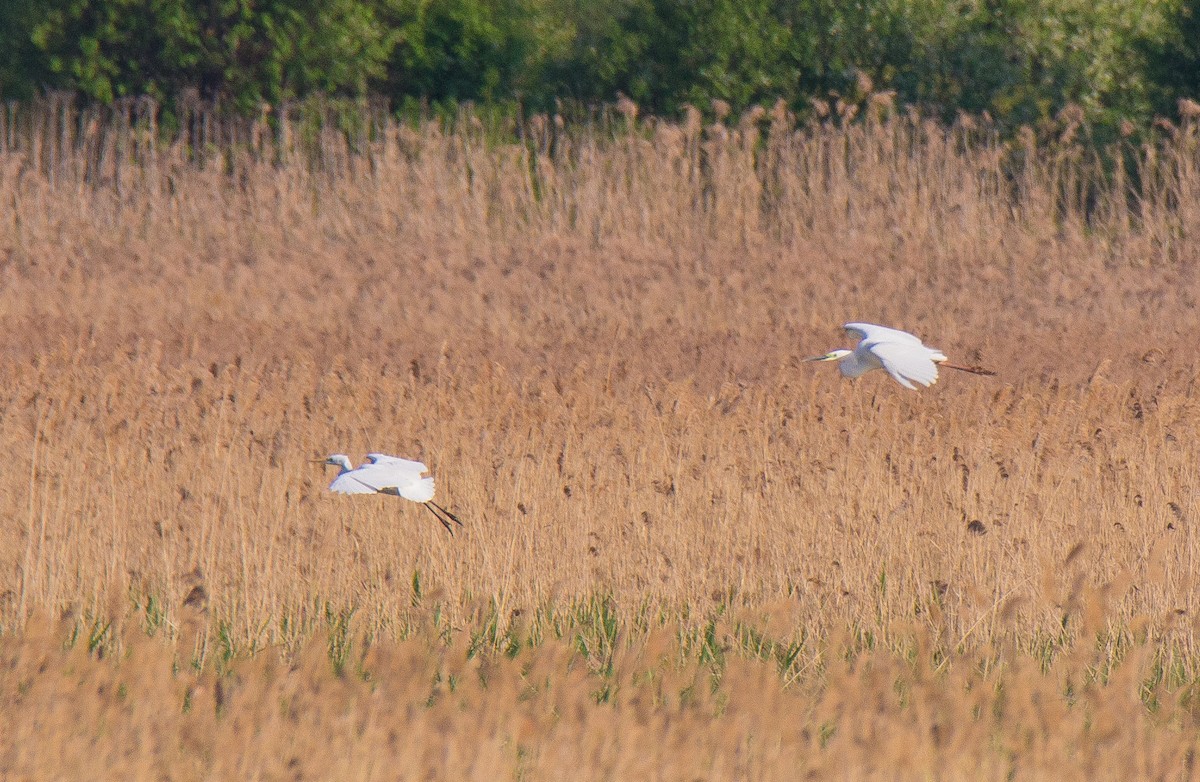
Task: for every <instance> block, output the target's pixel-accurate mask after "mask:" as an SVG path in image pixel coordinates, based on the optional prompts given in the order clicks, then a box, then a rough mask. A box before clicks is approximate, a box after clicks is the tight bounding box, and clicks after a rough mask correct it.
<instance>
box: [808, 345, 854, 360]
mask: <svg viewBox="0 0 1200 782" xmlns="http://www.w3.org/2000/svg"><path fill="white" fill-rule="evenodd" d="M853 352H854V351H853V350H846V349H845V348H839V349H838V350H831V351H829V352H828V353H826V354H825V355H823V356H813V357H812V358H806V359H804V360H805V361H837V360H839V359H843V358H845V357H846V356H848V355H850V354H851V353H853Z"/></svg>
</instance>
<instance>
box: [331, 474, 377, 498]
mask: <svg viewBox="0 0 1200 782" xmlns="http://www.w3.org/2000/svg"><path fill="white" fill-rule="evenodd" d="M329 490H330V491H332V492H337V493H338V494H375V493H376V492H378V491H379V487H378V486H373V485H371V483H370V479H369V478H368V477H367V476H365V475H363V472H362V469H361V468H359V469H357V470H349V471H347V472H344V473H342V474H341V475H339V476H338V477H336V478H334V479H333V483H331V484H329Z"/></svg>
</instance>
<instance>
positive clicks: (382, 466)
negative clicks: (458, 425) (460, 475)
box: [318, 453, 462, 535]
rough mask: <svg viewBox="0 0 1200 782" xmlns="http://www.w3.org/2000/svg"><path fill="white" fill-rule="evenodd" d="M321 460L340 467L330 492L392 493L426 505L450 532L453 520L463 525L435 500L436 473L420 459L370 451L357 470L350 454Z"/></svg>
mask: <svg viewBox="0 0 1200 782" xmlns="http://www.w3.org/2000/svg"><path fill="white" fill-rule="evenodd" d="M318 461H320V462H321V463H322V464H329V465H333V466H334V467H338V468H340V469H339V471H338V475H337V477H336V478H334V479H333V483H331V484H329V490H330V491H334V492H337V493H338V494H393V495H395V496H397V497H403V498H404V499H406V500H411V501H413V502H419V503H421V504H422V505H424V506H425V507H426V508H428V509H429V512H430V513H432V514H433V517H434V518H436V519H437V520H438V522H440V523H441V525H442V526H443V527H445V528H446V531H447V532H449V533H450V534H451V535H453V534H454V527H452V526H450V522H454V523H455V524H457V525H458V526H460V527H461V526H462V522H461V521H459V520H458V517H457V516H455V515H454V514H453V513H451V512H450V511H448V510H446V509H445V508H443V507H442V506H441V505H438V504H437V503H436V502H434V501H433V476H432V475H430V474H429V468H428V467H426V466H425V465H424V464H423V463H421V462H414V461H410V460H408V459H400V458H397V457H395V456H388V455H387V454H385V453H369V454H367V461H366V463H365V464H363V465H361V466H359V467H358V468H357V469H356V468H355V467H354V465H353V464H351V463H350V457H349V456H346V455H345V454H342V453H335V454H333V455H332V456H330V457H328V458H326V459H318Z"/></svg>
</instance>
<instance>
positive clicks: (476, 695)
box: [0, 105, 1200, 779]
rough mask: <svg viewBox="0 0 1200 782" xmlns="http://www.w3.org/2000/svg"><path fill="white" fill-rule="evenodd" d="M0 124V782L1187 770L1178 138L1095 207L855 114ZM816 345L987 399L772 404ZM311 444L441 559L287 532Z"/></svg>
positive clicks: (988, 148)
mask: <svg viewBox="0 0 1200 782" xmlns="http://www.w3.org/2000/svg"><path fill="white" fill-rule="evenodd" d="M135 108H136V107H135ZM56 112H57V113H56ZM135 113H136V112H135ZM22 116H26V117H30V118H35V119H36V118H38V117H40V118H41V120H40V122H41V125H40V126H37V127H35V126H34V124H36V123H34V124H24V123H25V122H26V120H21V119H20V118H19V117H18V119H16V120H14V119H13V118H12V117H11V116H10V117H9V118H8V119H7V120H6V122H7V123H8V124H7V125H6V126H5V127H4V128H3V129H2V130H3V131H4V132H3V133H0V138H2V139H3V145H2V150H0V204H3V205H4V207H3V210H2V211H0V253H3V255H2V256H0V258H3V261H2V265H0V275H2V276H0V286H2V287H0V325H2V326H3V328H2V329H0V363H2V366H0V400H2V402H0V404H2V407H0V409H2V412H0V443H3V444H4V445H5V449H6V451H7V452H8V453H9V461H8V463H9V469H8V471H7V480H5V481H4V482H3V485H0V542H2V543H0V625H2V629H3V635H2V636H0V663H2V664H3V665H2V666H0V671H2V672H0V707H2V708H3V709H4V710H5V712H6V713H10V714H11V713H15V714H16V715H17V717H16V721H15V723H14V725H15V727H14V729H13V730H11V731H5V733H4V737H3V738H0V773H4V774H6V775H11V776H13V777H15V778H22V777H28V778H34V777H47V776H54V775H61V776H70V777H75V776H101V775H102V776H113V775H121V776H124V777H126V778H145V777H150V776H163V775H165V776H167V777H171V778H203V777H207V778H230V777H239V776H255V775H257V776H259V777H261V778H284V777H289V778H290V777H291V776H294V775H303V776H305V777H317V778H328V777H340V778H367V777H371V776H372V775H373V776H374V777H378V778H392V777H395V776H398V775H399V776H404V777H406V778H407V777H415V776H417V775H419V774H424V773H425V772H426V771H429V770H433V771H440V772H441V775H442V776H445V777H447V778H456V777H471V778H478V779H494V778H502V777H505V776H508V777H514V776H515V777H517V778H524V779H549V778H560V777H562V776H563V775H564V774H569V775H571V776H573V777H575V778H580V779H588V778H606V779H612V778H617V779H634V778H647V777H654V776H655V775H657V776H659V777H661V778H693V777H695V776H697V775H698V776H702V777H711V778H728V779H742V778H795V777H796V776H799V775H801V774H802V773H805V772H806V771H808V770H811V771H813V772H814V773H816V774H817V775H821V776H825V775H829V774H831V773H832V774H836V775H845V776H851V777H857V776H871V775H873V774H879V775H885V776H890V772H891V771H898V772H899V773H902V774H904V775H924V774H943V775H946V776H950V777H972V778H976V777H980V776H982V777H988V778H990V777H995V778H1001V777H1006V776H1008V775H1009V774H1010V773H1013V772H1015V773H1016V775H1017V776H1019V777H1025V776H1046V775H1051V774H1058V773H1060V770H1061V768H1063V764H1067V766H1068V767H1069V768H1070V769H1071V770H1072V773H1076V774H1077V775H1078V776H1080V777H1084V778H1097V777H1099V776H1106V775H1107V776H1111V777H1115V778H1130V777H1131V776H1171V777H1189V776H1191V775H1193V774H1194V771H1193V769H1192V766H1191V762H1192V760H1191V759H1192V757H1193V753H1194V750H1195V748H1196V744H1197V740H1198V737H1200V730H1198V727H1200V723H1198V721H1197V715H1196V713H1195V704H1194V702H1193V699H1192V689H1191V688H1192V685H1193V682H1194V681H1195V679H1196V671H1195V668H1196V666H1197V664H1198V663H1200V657H1197V650H1196V649H1195V647H1194V641H1193V636H1194V631H1195V624H1194V622H1195V621H1196V618H1197V616H1200V614H1198V613H1197V612H1198V611H1200V606H1197V605H1196V597H1195V594H1196V592H1195V583H1194V578H1193V573H1194V572H1195V561H1196V557H1197V553H1198V552H1197V547H1198V544H1200V541H1198V538H1197V534H1196V532H1195V531H1194V530H1195V520H1196V518H1197V514H1198V513H1200V507H1198V502H1197V477H1196V475H1197V472H1196V470H1197V468H1196V464H1195V449H1194V448H1193V447H1192V443H1194V442H1196V441H1197V435H1198V432H1197V428H1198V426H1200V424H1198V418H1197V401H1196V396H1197V395H1196V390H1195V388H1194V381H1193V378H1194V375H1195V369H1196V359H1195V337H1194V323H1195V309H1194V308H1195V303H1196V301H1197V295H1198V293H1200V280H1198V279H1197V277H1196V275H1195V273H1194V268H1195V264H1196V262H1197V260H1200V258H1198V257H1197V251H1196V250H1195V243H1194V238H1195V227H1196V226H1197V225H1200V172H1197V170H1196V165H1197V160H1196V153H1195V148H1196V146H1195V145H1196V128H1195V127H1194V126H1187V127H1184V128H1178V129H1174V131H1173V132H1174V137H1173V138H1170V139H1167V140H1166V141H1164V143H1163V144H1161V145H1160V146H1158V147H1154V148H1146V149H1143V150H1140V151H1138V150H1131V155H1133V156H1136V157H1137V158H1138V160H1139V161H1140V163H1139V166H1140V167H1139V168H1138V169H1137V170H1136V171H1132V172H1130V173H1129V175H1128V177H1126V175H1125V174H1123V173H1121V172H1118V174H1117V175H1115V176H1114V177H1113V178H1112V179H1110V180H1108V181H1107V183H1105V182H1101V183H1100V184H1099V185H1096V182H1097V181H1098V180H1097V174H1096V170H1097V169H1096V164H1095V163H1093V162H1091V161H1090V159H1089V157H1088V156H1087V155H1085V154H1084V153H1083V152H1082V151H1080V149H1079V148H1076V147H1072V146H1070V145H1064V144H1056V145H1055V144H1052V145H1043V146H1038V145H1037V144H1035V142H1033V141H1032V140H1029V141H1028V142H1027V143H1028V144H1029V145H1030V146H1029V147H1028V148H1027V149H1026V150H1025V152H1024V159H1025V161H1026V163H1025V165H1024V167H1023V168H1021V167H1017V168H1005V161H1006V160H1012V159H1014V158H1013V156H1012V155H1013V150H1012V149H1011V148H1009V147H1007V146H1005V145H1003V144H1001V143H999V142H998V141H996V140H994V139H993V138H991V137H990V136H989V135H988V133H987V132H986V131H983V130H978V129H973V128H971V127H970V126H969V123H967V122H966V121H964V122H963V123H961V124H960V125H958V126H956V127H954V128H941V127H938V126H935V125H932V124H929V123H926V122H924V121H922V120H920V119H919V118H912V117H905V116H898V115H893V114H888V113H887V112H886V111H884V112H883V113H882V114H880V115H879V116H877V117H873V118H870V119H869V120H868V121H866V122H864V123H863V124H861V125H855V126H852V127H848V128H841V127H839V126H837V125H836V124H834V123H830V124H826V125H823V126H805V127H800V128H793V127H791V126H790V125H789V122H790V120H789V118H788V117H787V116H786V114H785V113H784V112H782V111H777V112H775V114H774V119H773V123H774V125H773V127H772V132H771V133H770V134H769V136H767V137H766V138H767V140H766V141H765V142H764V141H763V137H762V135H761V132H760V131H761V128H759V127H758V126H757V125H755V124H753V123H752V122H751V121H749V120H747V121H746V122H743V123H741V124H740V125H739V124H738V123H736V122H732V123H731V124H730V125H729V126H727V127H726V126H719V127H709V128H702V127H700V126H699V125H698V124H697V121H696V120H694V119H691V118H689V120H688V121H685V122H684V123H683V124H681V125H674V124H671V123H666V122H658V121H654V120H642V121H641V124H640V125H639V126H638V128H637V129H636V132H635V131H633V130H631V129H629V128H628V127H627V125H626V120H617V121H615V122H614V123H613V125H612V127H611V128H610V127H608V126H607V125H603V126H597V127H594V128H590V129H588V128H581V129H575V130H572V131H570V132H565V133H564V132H563V131H561V130H556V129H555V123H554V122H553V121H552V120H545V121H540V120H539V121H534V122H532V123H530V124H529V126H528V127H526V128H524V132H525V134H526V139H527V143H526V144H524V145H511V144H504V143H498V142H496V141H494V139H489V137H488V135H487V134H486V133H485V132H484V131H483V129H482V128H481V127H480V126H478V125H477V124H472V123H471V122H470V121H468V120H467V119H465V118H464V120H463V121H462V122H461V123H460V125H459V127H458V129H457V130H450V129H447V128H444V127H440V126H438V125H436V124H432V123H430V124H426V125H423V126H421V127H419V128H415V129H414V128H409V127H399V126H395V125H392V124H389V123H386V122H383V121H381V120H378V119H376V120H375V125H374V135H373V136H371V137H369V138H368V137H364V138H362V139H359V149H358V151H357V152H354V153H352V152H351V151H350V149H349V147H348V146H347V145H346V143H345V141H344V137H341V136H338V135H337V134H335V133H333V132H332V131H328V130H327V131H323V132H320V133H315V132H313V131H310V130H306V127H305V126H301V125H291V124H289V125H286V126H285V132H283V133H281V134H280V135H279V137H278V139H277V140H276V142H272V141H271V140H270V139H269V138H268V135H267V134H266V133H265V129H264V128H263V127H262V126H258V127H257V128H256V127H244V128H241V130H240V131H239V130H238V128H237V127H235V126H233V125H228V126H225V125H221V124H220V123H217V122H216V121H215V120H213V121H212V123H211V124H210V125H209V126H207V127H208V130H207V131H206V132H208V133H210V134H212V135H211V136H210V137H209V138H207V139H204V138H197V137H196V136H194V135H192V136H188V135H187V134H185V135H184V136H182V137H181V139H180V141H179V142H178V143H177V144H175V145H173V146H171V147H169V148H161V149H160V148H155V147H153V146H152V145H149V144H147V143H146V141H145V138H147V136H146V135H145V134H143V133H142V132H141V131H140V130H138V129H137V128H136V127H132V128H131V127H128V126H127V123H126V124H122V122H121V121H120V118H119V117H118V118H117V120H113V119H112V118H106V119H103V120H102V119H101V118H99V117H96V118H88V117H85V118H84V120H83V121H82V122H76V118H74V117H71V116H68V114H67V113H65V109H64V108H63V107H62V106H61V105H59V106H57V107H55V108H54V110H53V111H43V112H42V113H40V114H38V113H37V112H31V113H30V114H28V115H22ZM55 118H57V120H56V119H55ZM93 119H94V121H92V120H93ZM64 120H66V121H65V122H64ZM606 122H607V120H606ZM79 125H82V126H83V128H84V130H83V131H82V132H80V133H78V134H76V133H75V132H74V130H73V128H75V127H77V126H79ZM135 125H136V123H135ZM188 127H189V128H190V129H192V130H195V129H196V128H199V127H201V126H200V125H199V124H191V125H189V126H188ZM610 131H611V132H610ZM238 133H240V134H241V135H240V136H238ZM234 137H237V138H234ZM231 138H232V139H234V140H233V141H231V140H230V139H231ZM197 141H199V142H201V143H200V144H199V146H188V144H189V143H191V142H197ZM196 149H201V150H208V151H210V152H211V153H212V157H211V158H210V159H209V160H208V161H207V163H206V164H205V165H200V163H199V162H198V161H197V160H196V159H195V157H196V156H195V155H194V154H193V153H194V151H195V150H196ZM1135 176H1136V177H1138V178H1140V180H1141V181H1142V182H1143V183H1144V185H1145V186H1144V187H1143V189H1142V190H1141V191H1140V195H1139V196H1138V197H1136V198H1135V197H1133V196H1132V195H1130V191H1129V185H1128V180H1131V179H1132V178H1133V177H1135ZM1084 191H1087V192H1088V193H1089V196H1088V198H1087V199H1086V200H1085V199H1082V198H1075V197H1074V195H1071V196H1070V197H1066V196H1064V193H1065V194H1075V193H1080V192H1084ZM853 319H860V320H870V321H876V322H883V323H888V324H892V325H896V326H900V327H904V328H910V329H912V330H914V331H916V332H918V333H920V334H921V335H922V336H925V337H927V338H928V339H929V341H930V342H932V343H933V344H935V345H937V346H938V347H940V348H942V349H944V350H945V351H946V352H947V353H948V354H949V355H950V356H951V358H952V359H960V360H963V361H966V362H980V363H985V364H987V365H989V366H991V367H992V368H994V369H996V370H997V371H998V372H999V375H998V377H997V378H995V379H988V378H977V377H970V376H951V377H944V378H943V381H942V382H941V383H939V385H938V386H936V387H934V388H933V389H930V390H929V391H925V392H922V393H920V394H914V393H910V392H907V391H905V390H904V389H901V388H899V387H898V386H896V385H895V384H893V383H892V382H891V381H890V380H889V379H887V378H886V377H874V376H872V377H867V378H863V379H861V380H860V381H857V382H854V383H851V382H849V381H845V380H843V379H842V378H840V377H839V376H838V375H837V373H836V371H834V370H832V369H831V368H830V367H828V366H818V367H815V368H814V367H810V366H805V365H800V364H799V362H798V359H799V358H801V357H803V356H805V355H811V354H813V353H817V352H823V351H824V350H826V349H828V348H829V347H833V346H835V345H836V344H839V343H840V342H841V341H842V340H843V337H842V336H841V334H840V331H839V329H838V324H840V323H842V322H845V321H847V320H853ZM334 450H339V451H346V452H348V453H350V454H352V456H353V458H355V459H358V458H361V455H362V454H363V453H364V452H365V451H367V450H385V451H392V452H396V453H402V454H406V455H412V456H417V457H421V458H424V459H425V460H426V461H427V462H428V463H430V465H431V466H432V467H433V469H434V471H435V473H436V474H437V476H438V479H439V492H440V497H441V498H442V499H443V500H444V502H445V503H446V504H448V505H450V506H451V507H452V508H453V509H455V510H456V511H458V512H459V513H460V515H461V516H462V517H463V518H464V520H465V521H466V522H467V524H468V527H467V529H466V530H465V531H464V533H463V534H461V535H460V536H458V537H457V538H454V539H451V538H449V537H448V536H446V535H445V534H444V532H443V531H442V530H441V528H440V527H438V526H437V525H436V524H434V523H433V522H432V519H429V518H426V517H425V514H424V513H423V511H421V509H419V508H417V507H416V506H413V505H408V504H406V503H401V502H397V501H388V498H379V499H378V501H376V500H374V499H372V498H356V499H357V500H358V501H352V500H351V499H348V498H339V497H333V496H330V495H328V494H327V493H325V492H324V491H323V489H324V486H325V483H326V482H327V480H328V479H329V477H330V476H329V475H322V473H321V471H320V468H319V467H317V466H316V465H312V464H310V463H308V462H307V461H306V460H307V459H310V458H313V457H316V456H318V455H324V454H325V453H327V452H329V451H334ZM418 585H419V586H418ZM189 595H190V596H192V597H193V598H194V599H193V600H192V601H191V605H189V606H184V605H183V604H184V601H185V600H186V599H187V598H188V596H189ZM47 614H49V615H52V616H54V617H59V616H63V617H65V618H63V619H62V620H59V619H55V620H54V621H46V620H43V619H37V618H35V619H33V620H31V619H30V617H39V616H43V615H47ZM146 629H149V630H151V631H152V632H153V633H154V637H153V638H152V639H149V638H147V635H146V633H145V632H144V630H146ZM72 634H76V640H75V642H74V643H73V645H72V646H71V648H70V649H69V650H67V651H60V647H61V645H62V644H63V642H64V639H67V638H68V637H69V636H71V635H72ZM368 646H369V650H370V651H369V652H367V653H366V656H365V657H364V656H363V654H364V649H365V648H367V647H368ZM331 647H332V652H331ZM89 649H90V650H91V653H90V654H89ZM264 649H267V651H262V650H264ZM253 650H259V653H258V654H256V655H252V656H250V657H249V658H247V655H248V653H249V652H251V651H253ZM504 650H509V652H511V654H512V655H514V657H513V658H512V659H510V658H509V657H508V656H506V655H505V653H504ZM101 652H102V653H103V659H97V658H96V655H97V653H101ZM281 653H282V659H284V660H286V661H291V662H290V663H289V662H283V663H281V662H280V660H281ZM331 654H332V656H333V658H334V661H335V662H336V663H337V664H338V666H340V670H341V674H340V675H337V674H335V672H334V670H333V666H331V665H330V664H329V659H330V655H331ZM114 658H115V662H114ZM649 670H655V671H658V674H657V675H654V676H651V675H648V674H647V673H646V672H647V671H649ZM439 673H440V675H439ZM367 674H369V675H367ZM451 674H454V676H455V677H456V678H455V680H454V681H455V686H454V687H453V688H450V686H449V676H450V675H451ZM364 679H365V680H364ZM435 679H436V680H439V681H440V683H435ZM713 681H716V682H718V684H717V686H716V688H715V691H714V689H713V686H712V684H711V682H713ZM485 683H486V686H485ZM435 691H436V692H435ZM187 693H191V695H186V694H187ZM597 693H599V695H597ZM681 694H683V698H684V700H683V702H681V701H680V698H681ZM185 696H186V699H188V703H189V707H188V708H187V709H186V710H185V709H184V708H183V706H184V702H185ZM431 696H432V698H431ZM597 698H599V700H600V701H602V703H601V704H600V705H597ZM218 701H219V703H220V707H219V708H218V707H217V703H218ZM427 703H430V704H432V705H427ZM389 731H390V733H389ZM46 736H54V737H56V738H55V739H54V743H53V744H51V743H48V741H47V739H46V738H45V737H46ZM251 736H252V737H253V740H250V738H249V737H251ZM51 747H58V748H61V749H59V750H58V751H51ZM700 747H707V748H708V749H706V750H703V751H702V750H700V749H699V748H700ZM314 748H322V749H325V748H327V749H328V751H321V752H318V751H314ZM293 756H294V757H295V758H296V762H295V764H293V765H290V766H289V763H290V762H291V758H292V757H293ZM712 764H715V765H712ZM710 768H711V769H712V770H711V773H709V769H710ZM564 769H565V771H564Z"/></svg>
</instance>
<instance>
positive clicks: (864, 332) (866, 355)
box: [804, 323, 996, 391]
mask: <svg viewBox="0 0 1200 782" xmlns="http://www.w3.org/2000/svg"><path fill="white" fill-rule="evenodd" d="M843 328H844V329H846V331H847V332H848V333H850V334H851V335H853V336H855V337H858V339H859V343H858V345H857V346H856V347H855V348H854V350H846V349H844V348H843V349H840V350H834V351H830V352H829V353H826V354H825V355H823V356H813V357H812V358H806V359H804V360H805V361H837V362H838V369H840V370H841V371H842V374H843V375H845V376H846V377H860V376H861V375H865V374H866V373H868V372H870V371H872V370H875V369H885V370H887V373H888V374H889V375H891V376H892V377H893V378H895V380H896V382H897V383H899V384H900V385H902V386H904V387H905V388H911V389H913V390H914V391H915V390H916V388H917V387H916V386H915V385H913V383H920V384H921V385H923V386H926V387H928V386H931V385H933V384H934V383H936V382H937V378H938V366H939V365H940V366H943V367H949V368H950V369H957V370H960V371H962V372H971V373H973V374H976V375H994V374H996V373H995V372H992V371H991V370H989V369H983V368H982V367H964V366H962V365H961V364H951V363H950V362H948V361H947V360H946V356H945V354H944V353H942V351H940V350H938V349H937V348H931V347H927V346H926V345H924V344H923V343H922V342H921V340H920V339H918V338H917V337H915V336H913V335H912V334H909V333H908V332H907V331H900V330H899V329H889V328H888V327H887V326H876V325H875V324H873V323H847V324H846V325H845V326H843Z"/></svg>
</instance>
